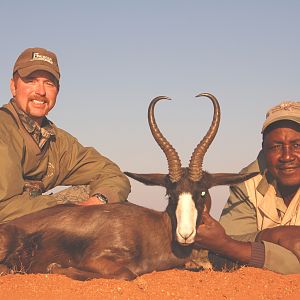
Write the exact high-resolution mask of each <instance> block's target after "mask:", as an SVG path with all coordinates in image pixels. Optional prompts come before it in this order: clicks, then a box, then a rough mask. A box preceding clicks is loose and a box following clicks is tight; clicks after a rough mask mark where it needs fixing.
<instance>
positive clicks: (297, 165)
mask: <svg viewBox="0 0 300 300" xmlns="http://www.w3.org/2000/svg"><path fill="white" fill-rule="evenodd" d="M278 124H279V123H278ZM299 130H300V126H299V125H298V124H297V123H294V122H291V121H281V122H280V125H279V126H275V127H274V129H271V131H269V132H267V133H266V134H265V136H264V142H263V150H264V154H265V158H266V163H267V168H268V170H269V172H270V173H271V174H272V176H273V177H274V178H275V179H276V181H277V182H278V183H279V184H280V185H281V186H283V187H292V186H294V187H295V186H299V185H300V131H299Z"/></svg>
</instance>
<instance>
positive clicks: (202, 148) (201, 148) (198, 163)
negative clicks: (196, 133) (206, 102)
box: [189, 93, 221, 181]
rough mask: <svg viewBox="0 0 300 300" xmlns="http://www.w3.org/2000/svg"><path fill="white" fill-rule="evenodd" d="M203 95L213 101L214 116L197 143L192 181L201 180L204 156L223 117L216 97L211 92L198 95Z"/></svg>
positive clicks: (192, 162)
mask: <svg viewBox="0 0 300 300" xmlns="http://www.w3.org/2000/svg"><path fill="white" fill-rule="evenodd" d="M202 96H204V97H208V98H209V99H210V100H211V101H212V103H213V106H214V116H213V120H212V123H211V125H210V127H209V129H208V131H207V133H206V135H205V136H204V138H203V139H202V141H201V142H200V143H199V144H198V145H197V147H196V148H195V150H194V152H193V154H192V156H191V160H190V164H189V178H190V179H191V180H192V181H199V180H200V179H201V178H202V176H203V170H202V163H203V158H204V155H205V153H206V151H207V149H208V147H209V146H210V144H211V143H212V141H213V140H214V138H215V136H216V134H217V131H218V128H219V124H220V118H221V110H220V105H219V103H218V100H217V99H216V97H215V96H213V95H211V94H209V93H202V94H199V95H197V96H196V97H202Z"/></svg>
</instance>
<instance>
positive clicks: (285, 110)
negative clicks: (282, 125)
mask: <svg viewBox="0 0 300 300" xmlns="http://www.w3.org/2000/svg"><path fill="white" fill-rule="evenodd" d="M281 120H289V121H294V122H296V123H298V124H300V102H291V101H285V102H282V103H280V104H278V105H276V106H274V107H272V108H271V109H270V110H269V111H268V112H267V114H266V120H265V122H264V124H263V127H262V130H261V132H262V133H263V132H264V131H265V129H266V128H267V127H268V126H269V125H271V124H273V123H275V122H277V121H281Z"/></svg>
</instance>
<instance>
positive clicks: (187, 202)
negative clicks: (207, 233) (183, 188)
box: [176, 193, 198, 245]
mask: <svg viewBox="0 0 300 300" xmlns="http://www.w3.org/2000/svg"><path fill="white" fill-rule="evenodd" d="M197 216H198V212H197V209H196V206H195V202H194V201H193V199H192V195H191V194H190V193H182V194H181V195H179V200H178V204H177V208H176V218H177V228H176V238H177V241H178V242H179V243H181V244H187V245H188V244H191V243H193V242H194V238H195V235H196V221H197Z"/></svg>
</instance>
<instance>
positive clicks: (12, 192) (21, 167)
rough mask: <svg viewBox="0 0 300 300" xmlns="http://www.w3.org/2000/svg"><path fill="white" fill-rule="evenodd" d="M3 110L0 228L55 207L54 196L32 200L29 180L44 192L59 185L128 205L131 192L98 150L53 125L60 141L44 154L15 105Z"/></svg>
mask: <svg viewBox="0 0 300 300" xmlns="http://www.w3.org/2000/svg"><path fill="white" fill-rule="evenodd" d="M4 107H5V108H6V109H8V110H9V111H10V112H11V113H9V112H7V111H2V110H0V166H1V172H0V223H1V222H7V221H9V220H12V219H15V218H17V217H19V216H22V215H25V214H28V213H30V212H34V211H37V210H40V209H42V208H46V207H49V206H54V205H56V204H57V203H56V200H55V199H54V197H52V196H50V195H38V196H35V197H34V195H32V194H31V193H30V192H28V191H26V189H25V184H26V182H27V181H41V182H42V183H43V186H44V189H43V192H46V191H48V190H50V189H52V188H54V187H56V186H76V185H89V186H90V196H91V195H93V194H95V193H102V194H104V195H105V196H106V197H107V198H108V200H109V202H120V201H125V200H126V199H127V196H128V194H129V192H130V184H129V180H128V179H127V177H126V176H125V175H124V174H123V173H122V172H121V170H120V169H119V167H118V166H117V165H116V164H115V163H113V162H112V161H110V160H109V159H108V158H106V157H104V156H102V155H101V154H100V153H98V152H97V151H96V150H95V149H94V148H90V147H83V146H82V145H81V144H80V143H79V142H78V141H77V140H76V138H74V137H73V136H72V135H70V134H69V133H67V132H66V131H64V130H62V129H59V128H57V127H56V126H55V125H54V124H52V126H53V127H54V130H55V136H53V138H51V139H50V140H49V141H48V143H49V145H45V146H44V148H45V149H43V150H40V148H39V147H38V145H37V144H36V143H35V142H34V140H33V139H32V138H31V136H30V134H29V133H28V132H27V131H26V130H25V129H24V127H23V126H22V123H21V122H20V120H19V118H18V115H17V113H16V111H15V109H14V107H13V106H12V104H11V103H9V104H7V105H5V106H4Z"/></svg>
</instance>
